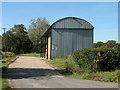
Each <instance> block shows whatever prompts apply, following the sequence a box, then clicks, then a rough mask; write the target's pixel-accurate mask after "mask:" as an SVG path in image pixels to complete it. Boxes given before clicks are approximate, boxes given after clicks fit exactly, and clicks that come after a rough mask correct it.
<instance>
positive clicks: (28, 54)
mask: <svg viewBox="0 0 120 90" xmlns="http://www.w3.org/2000/svg"><path fill="white" fill-rule="evenodd" d="M40 54H41V53H26V54H20V55H19V56H34V57H40Z"/></svg>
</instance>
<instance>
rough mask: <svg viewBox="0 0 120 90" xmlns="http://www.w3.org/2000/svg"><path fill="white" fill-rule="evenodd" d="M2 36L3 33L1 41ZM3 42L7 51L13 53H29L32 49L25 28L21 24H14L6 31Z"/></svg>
mask: <svg viewBox="0 0 120 90" xmlns="http://www.w3.org/2000/svg"><path fill="white" fill-rule="evenodd" d="M4 37H5V35H4V34H3V38H2V39H3V41H4ZM5 43H6V46H7V51H10V52H14V53H15V54H21V53H29V52H31V50H32V42H31V41H30V39H29V37H28V35H27V32H26V28H25V27H24V25H23V24H20V25H19V24H18V25H14V27H13V28H11V30H9V31H7V32H6V42H5ZM3 44H4V43H3ZM3 50H4V45H3Z"/></svg>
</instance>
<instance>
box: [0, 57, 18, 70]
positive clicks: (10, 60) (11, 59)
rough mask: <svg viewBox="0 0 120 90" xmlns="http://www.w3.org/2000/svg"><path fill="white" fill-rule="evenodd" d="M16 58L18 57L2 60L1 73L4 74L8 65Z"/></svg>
mask: <svg viewBox="0 0 120 90" xmlns="http://www.w3.org/2000/svg"><path fill="white" fill-rule="evenodd" d="M17 58H18V56H13V57H8V58H4V59H2V60H1V62H2V64H1V65H0V67H2V72H4V71H5V70H6V69H7V68H8V66H9V64H11V63H13V62H14V61H15V60H16V59H17Z"/></svg>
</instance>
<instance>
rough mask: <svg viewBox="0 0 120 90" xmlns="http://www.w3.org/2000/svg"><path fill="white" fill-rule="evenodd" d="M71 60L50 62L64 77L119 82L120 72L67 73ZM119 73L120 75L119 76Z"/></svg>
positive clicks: (61, 59) (60, 59)
mask: <svg viewBox="0 0 120 90" xmlns="http://www.w3.org/2000/svg"><path fill="white" fill-rule="evenodd" d="M68 60H70V59H63V58H59V59H53V60H51V61H50V64H51V65H52V66H53V67H56V68H57V69H58V71H59V73H61V74H62V75H65V76H68V77H73V78H78V79H87V80H96V81H105V82H116V83H117V82H118V75H120V70H116V71H111V72H96V73H94V72H92V73H89V72H84V73H74V74H71V73H67V72H66V71H65V70H66V64H65V63H66V61H68ZM118 73H119V74H118Z"/></svg>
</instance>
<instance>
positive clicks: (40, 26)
mask: <svg viewBox="0 0 120 90" xmlns="http://www.w3.org/2000/svg"><path fill="white" fill-rule="evenodd" d="M30 23H31V25H30V26H29V28H28V36H29V38H30V40H31V41H32V42H33V46H34V47H33V51H34V52H40V43H41V35H42V34H43V33H44V32H45V31H46V30H47V29H48V28H49V26H50V25H49V22H48V20H47V19H46V18H41V17H39V18H38V19H37V20H35V19H32V20H31V22H30Z"/></svg>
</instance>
